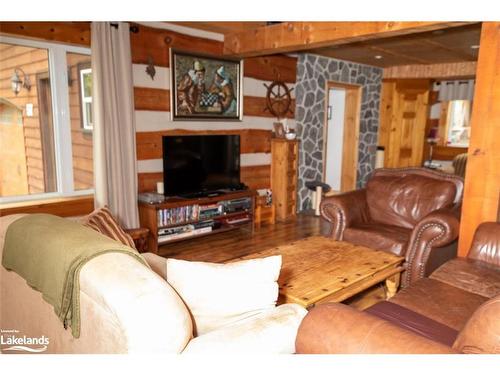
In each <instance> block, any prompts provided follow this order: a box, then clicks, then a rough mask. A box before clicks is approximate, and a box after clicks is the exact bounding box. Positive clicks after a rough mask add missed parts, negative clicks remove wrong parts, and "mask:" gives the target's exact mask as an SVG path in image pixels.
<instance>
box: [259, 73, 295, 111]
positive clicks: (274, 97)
mask: <svg viewBox="0 0 500 375" xmlns="http://www.w3.org/2000/svg"><path fill="white" fill-rule="evenodd" d="M264 86H265V87H266V88H267V94H266V108H265V110H267V111H269V112H271V114H272V115H273V116H275V117H276V118H278V120H279V119H282V118H285V117H286V114H287V113H288V112H290V113H293V110H292V108H291V107H292V95H291V92H292V90H293V88H291V89H289V88H288V87H287V85H286V83H285V82H283V81H280V80H278V81H274V82H272V83H271V84H270V85H268V84H266V83H264Z"/></svg>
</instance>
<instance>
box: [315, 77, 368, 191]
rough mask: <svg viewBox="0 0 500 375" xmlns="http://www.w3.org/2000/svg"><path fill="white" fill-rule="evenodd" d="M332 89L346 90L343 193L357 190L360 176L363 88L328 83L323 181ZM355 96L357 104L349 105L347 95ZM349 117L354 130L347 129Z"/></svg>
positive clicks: (333, 82)
mask: <svg viewBox="0 0 500 375" xmlns="http://www.w3.org/2000/svg"><path fill="white" fill-rule="evenodd" d="M331 88H340V89H344V90H346V106H345V110H344V136H343V140H342V173H341V176H342V177H341V184H340V185H341V191H342V192H345V191H350V190H354V189H356V181H357V176H358V155H359V128H360V122H361V94H362V86H361V85H355V84H350V83H343V82H336V81H328V82H327V83H326V90H325V93H326V94H325V115H324V120H323V181H325V178H326V168H327V165H326V164H327V150H328V148H327V147H328V105H329V93H330V89H331ZM348 93H350V94H351V95H354V98H355V102H354V103H353V104H350V105H349V104H348V103H347V94H348ZM348 116H352V117H353V119H354V120H353V122H354V124H355V125H354V128H353V129H349V128H347V127H346V123H347V121H346V119H347V117H348Z"/></svg>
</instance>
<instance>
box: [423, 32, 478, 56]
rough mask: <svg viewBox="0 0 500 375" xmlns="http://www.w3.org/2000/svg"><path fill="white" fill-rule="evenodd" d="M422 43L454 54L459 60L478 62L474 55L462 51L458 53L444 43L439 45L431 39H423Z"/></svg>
mask: <svg viewBox="0 0 500 375" xmlns="http://www.w3.org/2000/svg"><path fill="white" fill-rule="evenodd" d="M422 42H423V43H426V44H428V45H431V46H434V47H437V48H440V49H442V50H445V51H447V52H449V53H452V54H453V55H455V56H457V58H458V59H459V60H465V61H476V58H475V57H474V56H473V55H472V54H467V53H464V52H461V51H458V50H456V49H454V48H450V47H448V46H446V45H444V44H442V43H439V42H437V41H435V40H431V39H427V38H425V39H422Z"/></svg>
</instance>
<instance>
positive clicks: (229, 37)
mask: <svg viewBox="0 0 500 375" xmlns="http://www.w3.org/2000/svg"><path fill="white" fill-rule="evenodd" d="M465 24H468V23H467V22H283V23H280V24H276V25H270V26H264V27H259V28H257V29H255V30H250V31H241V32H236V33H230V34H226V36H225V41H224V54H226V55H233V56H239V57H248V56H259V55H268V54H275V53H286V52H294V51H303V50H307V49H313V48H320V47H325V46H331V45H336V44H346V43H353V42H359V41H365V40H371V39H380V38H387V37H392V36H399V35H407V34H412V33H417V32H424V31H432V30H438V29H445V28H449V27H455V26H461V25H465Z"/></svg>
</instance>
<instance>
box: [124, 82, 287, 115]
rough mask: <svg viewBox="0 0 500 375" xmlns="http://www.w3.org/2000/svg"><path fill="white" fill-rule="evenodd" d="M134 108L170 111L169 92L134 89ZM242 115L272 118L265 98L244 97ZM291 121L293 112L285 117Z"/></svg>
mask: <svg viewBox="0 0 500 375" xmlns="http://www.w3.org/2000/svg"><path fill="white" fill-rule="evenodd" d="M134 107H135V109H136V110H144V111H170V90H164V89H153V88H147V87H134ZM291 109H292V111H294V110H295V99H292V104H291ZM243 115H245V116H257V117H270V118H274V116H273V115H272V114H271V113H270V112H269V111H268V110H267V109H266V98H263V97H256V96H245V97H244V98H243ZM286 117H287V118H290V119H293V118H294V117H295V116H294V114H293V112H292V113H291V112H289V113H287V115H286Z"/></svg>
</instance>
